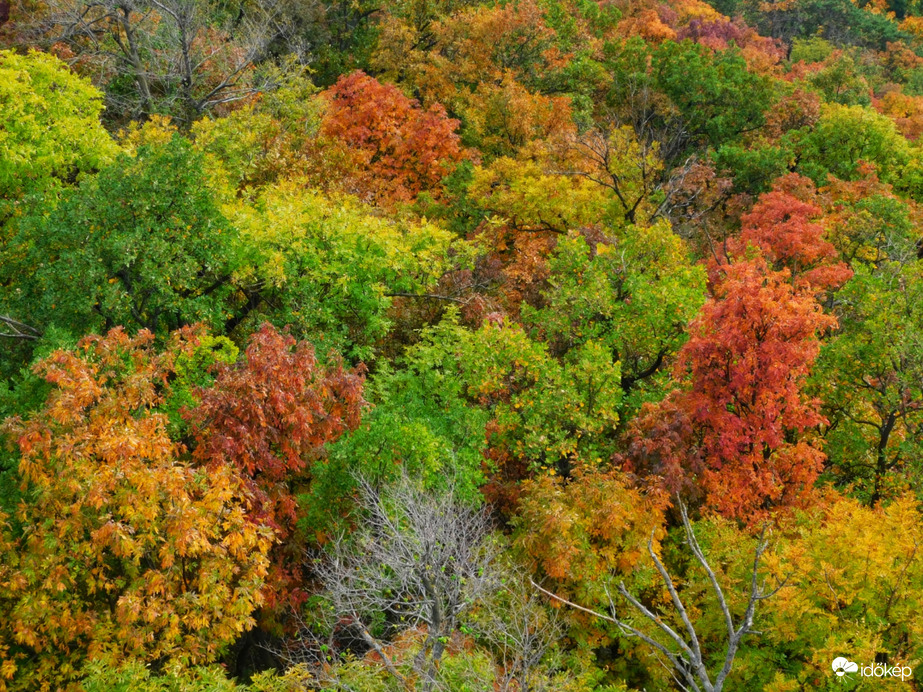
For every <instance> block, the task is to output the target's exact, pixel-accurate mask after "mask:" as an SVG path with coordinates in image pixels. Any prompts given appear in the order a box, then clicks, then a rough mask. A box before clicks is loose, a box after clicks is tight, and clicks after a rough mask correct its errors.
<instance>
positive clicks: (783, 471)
mask: <svg viewBox="0 0 923 692" xmlns="http://www.w3.org/2000/svg"><path fill="white" fill-rule="evenodd" d="M722 274H723V275H722V276H721V277H720V278H719V282H718V284H717V286H716V287H715V289H714V297H713V298H712V299H711V300H709V301H708V302H707V303H706V304H705V306H704V307H703V308H702V311H701V313H700V314H699V316H698V317H697V318H696V320H695V321H694V322H693V324H692V325H691V326H690V330H689V331H690V337H689V341H688V342H687V343H686V344H685V345H684V346H683V348H682V349H681V350H680V353H679V358H678V361H677V367H676V372H677V375H679V376H682V375H684V374H685V375H687V376H688V377H689V389H687V390H681V391H677V392H674V393H673V394H672V395H670V396H669V397H668V398H667V399H666V400H665V401H664V402H663V403H662V404H660V405H658V406H648V407H646V408H645V409H644V410H643V411H642V414H641V416H640V417H639V418H638V419H636V421H635V422H634V423H633V425H632V431H631V435H630V437H631V443H630V446H629V451H628V455H627V458H628V459H629V460H631V461H630V464H631V465H633V466H634V467H635V468H636V469H637V470H642V469H645V470H647V472H648V473H662V472H663V470H664V469H674V470H675V469H684V470H685V474H689V475H690V477H694V478H695V481H694V483H695V485H697V486H699V487H700V488H701V489H702V490H703V491H704V493H705V502H706V503H707V504H708V505H709V506H710V507H712V508H713V509H715V510H716V511H718V512H720V513H721V514H724V515H725V516H732V517H738V518H741V519H744V518H745V519H747V520H748V521H751V522H752V521H754V520H755V519H756V518H757V517H758V516H760V513H761V510H762V511H765V508H766V507H768V506H771V505H773V504H780V503H781V504H789V503H794V502H797V501H798V500H799V498H803V497H804V496H805V494H806V493H809V492H810V489H811V486H812V484H813V482H814V480H815V479H816V478H817V476H818V474H819V473H820V470H821V467H822V464H823V461H824V455H823V452H822V451H821V450H820V448H819V445H818V444H817V442H816V441H814V440H812V439H810V438H809V437H805V436H804V433H805V432H806V431H809V430H810V429H812V428H814V427H816V426H818V425H820V424H821V423H823V422H824V418H823V417H822V416H821V415H820V412H819V402H818V401H816V400H811V399H808V398H806V397H805V396H803V395H802V389H803V387H804V384H805V379H806V377H807V376H808V373H809V370H810V367H811V364H812V363H813V362H814V360H815V358H816V357H817V354H818V352H819V350H820V344H819V341H818V335H819V333H820V332H822V331H824V330H826V329H828V328H830V327H833V326H835V324H836V320H835V319H834V318H833V317H830V316H828V315H825V314H823V313H822V312H821V310H820V306H819V305H818V304H817V303H816V301H815V296H814V291H813V289H810V288H797V287H795V286H793V285H792V281H791V277H790V274H789V272H788V271H787V270H783V271H780V272H777V271H773V270H771V269H769V268H768V267H766V264H765V261H764V260H762V259H761V258H756V259H753V260H749V261H738V262H734V263H732V264H729V265H726V266H725V267H723V269H722ZM662 411H663V412H664V416H665V417H666V420H675V421H676V423H675V424H673V425H667V426H664V425H662V419H661V412H662ZM653 430H658V431H660V433H661V434H663V435H664V437H661V438H652V437H651V436H650V433H651V432H652V431H653ZM681 478H682V477H680V479H677V478H673V479H670V481H669V482H671V483H674V484H682V480H681ZM675 487H676V486H675V485H674V488H675Z"/></svg>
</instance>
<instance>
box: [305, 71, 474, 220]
mask: <svg viewBox="0 0 923 692" xmlns="http://www.w3.org/2000/svg"><path fill="white" fill-rule="evenodd" d="M325 95H326V98H327V101H328V104H329V107H328V110H327V113H326V115H325V116H324V120H323V123H322V126H321V130H322V133H323V134H324V135H326V136H327V137H330V138H332V139H334V140H337V141H339V142H342V143H343V144H346V145H347V146H348V147H349V148H350V151H351V152H352V154H353V155H354V157H355V164H356V165H357V167H358V175H357V185H358V188H359V190H358V192H359V193H360V194H363V195H364V196H367V197H371V198H373V199H374V200H375V201H376V202H379V203H381V204H384V205H385V206H388V205H390V204H393V203H395V202H402V201H410V200H412V199H414V198H415V197H416V196H417V194H419V193H420V192H421V191H423V190H428V189H432V188H435V187H436V185H437V184H438V183H439V181H440V180H442V178H443V177H445V175H446V174H447V173H449V172H451V168H452V165H453V164H456V163H458V162H460V161H462V160H464V159H466V158H468V154H467V152H466V151H465V150H464V149H463V148H462V146H461V143H460V140H459V137H458V134H457V133H456V132H455V130H456V128H457V127H458V121H457V120H453V119H451V118H449V117H448V116H447V115H446V112H445V108H443V107H442V105H440V104H433V105H432V106H430V107H429V108H428V109H426V110H423V109H422V108H421V107H420V105H419V103H418V102H417V101H414V100H413V99H409V98H407V97H406V96H404V94H402V93H401V91H400V90H399V89H398V88H397V87H395V86H394V85H392V84H382V83H380V82H378V81H377V80H375V79H373V78H372V77H369V76H368V75H367V74H365V73H364V72H361V71H357V72H353V73H352V74H350V75H346V76H344V77H341V78H340V80H339V81H338V82H337V83H336V84H335V85H334V86H332V87H331V88H330V89H329V90H327V92H325Z"/></svg>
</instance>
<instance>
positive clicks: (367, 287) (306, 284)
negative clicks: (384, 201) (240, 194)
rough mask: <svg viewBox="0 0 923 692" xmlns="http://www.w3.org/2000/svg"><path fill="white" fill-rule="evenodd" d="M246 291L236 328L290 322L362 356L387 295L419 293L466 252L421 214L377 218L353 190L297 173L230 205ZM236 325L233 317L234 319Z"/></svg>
mask: <svg viewBox="0 0 923 692" xmlns="http://www.w3.org/2000/svg"><path fill="white" fill-rule="evenodd" d="M230 216H231V219H232V221H233V223H234V227H235V228H237V229H239V232H240V240H241V243H240V247H241V248H242V252H245V253H246V255H245V257H244V261H242V262H241V264H242V265H243V266H241V267H240V268H239V269H238V271H237V273H236V275H235V276H236V278H237V279H238V280H239V281H240V282H241V283H242V284H243V285H244V286H245V287H252V288H251V290H249V291H248V298H249V302H248V303H247V305H246V309H245V310H242V311H241V313H240V314H241V317H243V316H244V315H245V316H246V318H245V319H243V320H242V321H241V323H240V328H241V329H242V330H244V331H254V330H256V329H258V328H259V325H260V324H261V323H262V322H263V321H265V320H270V321H272V322H274V323H276V324H285V325H290V326H291V328H292V330H293V333H294V334H295V335H297V336H298V337H299V338H310V339H311V340H312V343H314V345H315V346H316V347H317V348H318V350H320V351H321V352H326V351H328V350H331V349H335V350H337V351H339V352H340V353H342V354H344V356H346V357H348V358H351V359H352V360H353V361H354V362H356V361H359V360H363V361H366V362H369V361H371V360H372V359H373V358H374V357H375V355H376V353H377V351H378V347H379V346H380V344H381V342H382V340H383V338H384V337H385V336H386V335H387V334H388V332H389V330H390V329H391V326H392V324H393V320H394V313H393V312H391V310H390V308H391V306H392V304H393V303H394V299H395V298H397V297H406V298H408V299H411V300H416V299H425V298H427V296H428V295H429V293H430V289H432V288H433V287H434V286H435V285H436V283H437V281H438V280H439V278H440V277H441V276H443V274H445V273H446V272H447V271H450V270H451V269H455V268H462V267H465V266H466V265H468V264H469V259H470V257H471V256H472V254H473V253H472V251H471V250H470V249H469V248H468V247H467V245H466V243H464V242H460V241H458V240H456V239H455V237H454V236H453V234H451V233H450V232H449V231H447V230H445V229H443V228H441V227H439V226H436V225H435V224H431V223H427V222H425V221H415V220H412V219H408V220H400V221H396V220H391V219H383V218H381V216H380V215H379V214H376V213H374V212H372V211H370V210H369V209H368V208H367V207H365V206H363V205H362V204H360V203H358V202H357V201H356V200H355V199H352V198H348V197H347V198H344V197H341V196H333V197H326V196H324V195H322V194H320V193H318V192H312V191H308V190H305V189H304V184H303V182H302V181H300V180H292V181H282V182H280V183H278V184H276V185H271V186H266V187H265V188H264V189H263V190H262V191H261V192H260V193H259V195H258V196H256V199H255V200H253V202H252V203H251V204H244V203H241V204H239V205H236V208H234V209H232V213H231V214H230ZM235 326H236V325H235Z"/></svg>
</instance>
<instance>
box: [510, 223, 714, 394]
mask: <svg viewBox="0 0 923 692" xmlns="http://www.w3.org/2000/svg"><path fill="white" fill-rule="evenodd" d="M548 270H549V276H548V279H547V288H546V289H545V291H544V298H545V302H546V305H545V306H543V307H542V308H540V309H539V310H532V309H530V308H529V307H528V306H524V307H523V321H524V322H525V324H526V325H527V326H530V327H534V328H535V329H536V330H537V331H538V332H540V333H541V335H542V338H543V339H544V340H545V341H547V343H548V344H549V347H550V350H551V352H552V353H555V354H564V353H567V352H568V351H570V350H571V349H574V348H576V347H578V346H580V345H582V344H585V343H587V342H588V341H593V340H598V341H599V342H600V343H601V344H603V345H604V346H605V347H606V348H607V349H610V350H611V352H612V357H613V360H615V361H617V362H618V363H619V364H620V369H621V382H620V384H621V387H622V389H624V390H625V392H626V394H629V393H632V394H634V393H636V392H637V391H638V390H639V389H644V388H648V389H652V390H653V391H654V392H656V391H657V388H656V387H651V386H650V385H651V383H652V382H653V381H654V380H656V376H657V375H658V374H659V373H660V372H663V371H666V370H668V369H669V365H670V363H671V360H672V359H673V358H674V357H675V355H676V352H677V351H678V350H679V348H680V346H681V345H682V343H683V342H684V341H685V339H686V325H687V324H688V322H689V321H690V320H691V319H692V318H693V317H694V316H695V314H696V312H697V311H698V309H699V308H700V307H701V305H702V303H703V301H704V299H705V272H704V271H703V270H702V268H701V267H696V266H694V265H692V264H691V262H690V261H689V257H688V254H687V250H686V248H685V247H684V246H683V243H682V241H681V240H680V239H679V238H677V236H676V235H675V234H674V233H673V232H672V230H671V229H670V227H669V225H668V224H667V223H666V222H664V221H659V222H657V223H655V224H653V225H651V226H625V227H622V228H616V229H612V230H610V231H608V232H594V231H592V230H587V231H585V232H584V233H572V234H569V235H568V236H567V237H566V238H561V239H560V240H559V241H558V243H557V246H556V248H555V250H554V253H553V254H552V256H551V258H550V260H549V261H548Z"/></svg>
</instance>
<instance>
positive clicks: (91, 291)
mask: <svg viewBox="0 0 923 692" xmlns="http://www.w3.org/2000/svg"><path fill="white" fill-rule="evenodd" d="M222 194H223V193H222V192H221V191H220V188H219V187H218V186H217V185H216V184H215V183H214V182H213V181H212V180H211V179H210V178H209V177H208V175H207V173H206V172H205V170H204V158H203V157H202V155H201V154H197V153H195V152H194V151H192V148H191V146H190V145H189V143H188V142H187V141H185V140H183V139H182V138H181V137H179V136H178V135H173V136H170V135H167V140H166V141H165V142H163V143H158V144H144V145H142V146H140V147H139V149H138V151H137V153H136V155H135V156H130V155H129V154H127V153H123V154H121V155H120V156H119V157H118V158H117V159H116V160H115V162H114V163H112V164H111V165H110V166H108V167H107V168H105V169H104V170H103V171H101V172H100V173H99V174H98V175H97V176H96V177H94V178H90V179H87V180H85V181H83V183H82V184H81V185H80V187H79V188H77V189H75V190H72V191H70V192H69V193H68V194H66V195H65V196H64V199H63V200H62V201H61V203H60V204H59V205H58V207H57V208H56V209H53V210H51V211H50V213H49V211H48V210H43V211H36V212H35V213H34V214H33V215H32V216H30V217H29V218H28V219H24V220H23V221H22V223H21V224H20V229H19V233H18V235H17V236H16V237H15V238H14V239H13V241H12V242H11V248H10V252H11V255H12V256H13V258H14V259H15V260H16V261H15V263H11V265H12V266H9V267H7V268H5V271H4V273H6V272H7V271H9V272H10V273H11V274H12V277H11V278H10V281H11V283H12V289H13V290H12V291H11V292H10V299H11V303H12V304H13V306H14V308H16V310H15V314H16V315H17V316H18V317H19V318H20V319H22V320H23V321H26V322H29V323H31V324H33V325H34V326H37V327H39V328H45V327H49V326H51V325H55V326H57V327H59V328H63V329H69V330H72V331H73V332H74V333H75V334H80V333H82V332H83V331H84V330H87V329H109V328H112V327H114V326H116V325H122V326H125V327H129V328H145V329H149V330H151V331H153V332H156V333H158V334H161V335H164V334H166V333H167V332H168V331H170V330H171V329H176V328H179V327H182V326H184V325H189V324H192V323H194V322H199V321H203V322H206V323H208V324H209V325H211V326H212V327H214V328H216V329H218V330H222V329H223V327H224V325H225V323H226V322H227V321H229V320H230V319H232V318H233V317H235V316H236V314H237V311H238V310H240V309H241V307H242V306H241V303H242V302H243V296H242V295H241V293H240V292H239V291H238V289H237V287H236V286H234V283H233V281H232V273H233V270H234V268H235V261H236V257H235V255H236V252H237V246H236V244H235V237H236V233H235V230H234V228H233V227H232V226H231V225H230V224H229V223H228V221H227V219H226V218H225V217H224V215H223V214H222V212H221V210H220V208H219V203H220V200H221V197H222ZM74 286H80V287H81V290H80V291H75V290H74Z"/></svg>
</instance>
